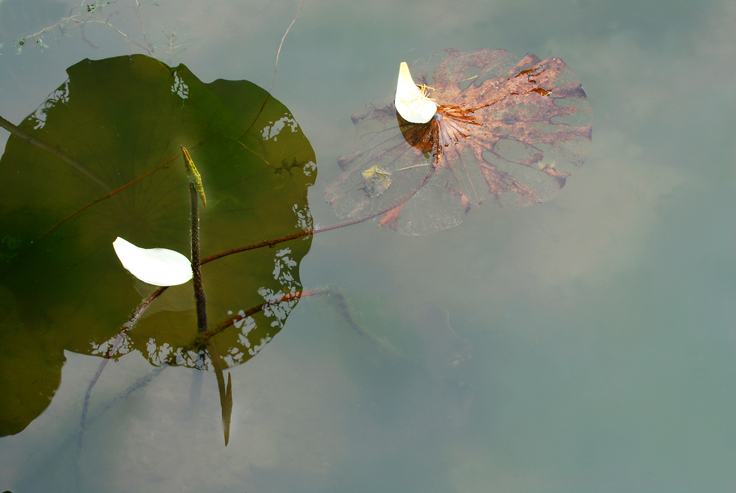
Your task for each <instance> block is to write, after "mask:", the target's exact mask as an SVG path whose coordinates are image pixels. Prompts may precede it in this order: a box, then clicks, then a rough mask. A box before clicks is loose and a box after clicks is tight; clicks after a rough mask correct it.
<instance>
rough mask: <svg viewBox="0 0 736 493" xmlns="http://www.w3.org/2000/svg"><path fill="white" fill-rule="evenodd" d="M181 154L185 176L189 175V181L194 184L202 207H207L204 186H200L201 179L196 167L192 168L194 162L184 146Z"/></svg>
mask: <svg viewBox="0 0 736 493" xmlns="http://www.w3.org/2000/svg"><path fill="white" fill-rule="evenodd" d="M181 153H182V155H183V156H184V165H185V166H186V167H187V174H188V175H189V181H190V182H192V183H194V188H196V189H197V192H198V193H199V196H200V197H202V205H204V206H205V207H207V198H206V197H205V196H204V186H203V185H202V177H201V176H200V175H199V171H197V167H196V166H194V161H192V157H191V156H190V155H189V151H187V148H186V147H184V146H181Z"/></svg>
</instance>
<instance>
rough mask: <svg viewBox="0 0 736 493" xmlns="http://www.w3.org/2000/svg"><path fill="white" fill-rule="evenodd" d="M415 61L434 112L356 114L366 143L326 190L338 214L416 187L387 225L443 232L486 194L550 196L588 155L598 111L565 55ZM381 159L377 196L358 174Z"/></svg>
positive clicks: (393, 199)
mask: <svg viewBox="0 0 736 493" xmlns="http://www.w3.org/2000/svg"><path fill="white" fill-rule="evenodd" d="M412 67H413V70H414V71H415V72H416V73H417V74H419V75H418V77H417V79H416V80H417V83H419V84H423V85H426V86H427V87H428V88H430V89H431V90H430V94H429V96H430V97H431V98H433V99H434V100H435V101H436V102H437V104H438V108H437V112H436V113H435V115H434V116H433V117H432V118H431V119H430V120H429V122H427V123H411V122H407V121H406V120H404V119H403V118H402V117H401V116H400V115H398V114H397V112H396V109H395V106H394V105H393V104H390V105H386V106H381V107H372V108H371V109H370V111H368V113H366V114H364V115H353V117H352V119H353V122H354V123H355V125H356V127H357V129H358V133H359V142H360V144H361V146H362V148H361V150H360V151H358V152H356V153H355V154H353V155H352V156H349V157H344V158H341V159H340V160H339V162H340V165H341V168H343V169H344V170H345V172H344V173H343V174H342V175H341V176H340V177H339V178H338V179H337V180H335V181H334V182H332V183H330V184H329V185H328V186H327V188H326V191H325V197H326V199H327V202H328V203H329V204H330V205H331V206H332V207H333V209H334V210H335V212H336V213H337V215H338V216H340V217H342V218H346V219H352V218H358V217H362V216H365V215H368V214H371V213H375V212H377V211H380V210H382V209H384V208H386V207H389V206H391V205H392V204H395V203H400V202H401V201H402V199H404V198H406V197H407V195H408V194H413V195H412V196H411V198H410V199H409V200H406V201H404V203H402V204H401V205H400V206H398V207H397V208H396V209H393V210H392V211H391V212H390V213H387V214H386V215H385V216H384V218H383V219H382V221H381V225H387V226H389V227H391V228H392V229H395V230H397V231H400V232H402V233H407V234H424V233H429V232H432V231H438V230H441V229H446V228H450V227H453V226H456V225H457V224H459V223H460V222H461V221H462V219H463V216H464V215H465V214H467V213H468V212H469V210H470V209H471V208H472V206H474V205H478V204H480V203H482V202H484V201H485V200H487V199H489V198H490V200H492V201H493V202H495V203H496V204H498V205H500V206H504V207H523V206H527V205H531V204H535V203H539V202H544V201H546V200H549V199H551V198H552V197H554V196H555V195H556V193H557V192H558V191H559V190H560V189H561V188H562V187H563V186H564V185H565V182H566V180H567V178H568V177H569V176H570V175H571V174H572V173H573V172H574V171H575V170H576V169H577V168H579V167H580V166H581V165H582V163H583V161H584V160H585V157H586V155H587V150H588V147H589V144H590V140H591V132H592V121H593V118H592V110H591V108H590V105H589V104H588V102H587V99H586V95H585V92H584V91H583V89H582V87H581V85H580V82H578V81H577V79H576V77H575V75H574V74H573V73H572V71H570V69H569V68H568V67H567V66H566V65H565V63H564V62H563V61H562V60H561V59H560V58H556V57H554V58H549V59H547V60H540V59H539V58H537V57H536V56H534V55H532V54H528V55H526V56H525V57H524V58H523V59H521V60H518V58H516V57H515V56H514V55H512V54H511V53H509V52H507V51H504V50H496V51H489V50H485V49H483V50H478V51H474V52H472V53H467V54H461V53H460V52H458V51H457V50H446V51H445V52H444V53H443V54H442V55H440V56H437V57H432V58H430V60H429V61H428V62H415V63H414V64H412ZM376 166H378V167H380V169H383V170H385V172H386V173H389V174H390V176H391V179H392V181H391V184H390V186H389V187H388V188H387V189H386V190H384V191H383V192H382V193H380V194H375V193H374V191H372V189H371V187H370V186H367V185H366V181H365V180H364V179H363V176H362V173H363V172H364V171H366V170H369V169H372V168H373V167H376ZM428 176H429V177H428ZM420 184H421V186H420Z"/></svg>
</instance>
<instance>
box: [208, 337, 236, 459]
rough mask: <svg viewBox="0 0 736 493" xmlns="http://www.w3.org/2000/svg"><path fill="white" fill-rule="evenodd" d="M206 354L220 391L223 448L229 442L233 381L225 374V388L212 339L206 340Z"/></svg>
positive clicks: (220, 365)
mask: <svg viewBox="0 0 736 493" xmlns="http://www.w3.org/2000/svg"><path fill="white" fill-rule="evenodd" d="M207 352H209V353H210V359H211V360H212V366H214V367H215V375H216V376H217V389H218V390H219V391H220V408H221V409H222V429H223V432H224V434H225V446H226V447H227V443H228V442H229V441H230V418H231V417H232V414H233V381H232V378H231V377H230V373H228V374H227V387H225V375H224V374H223V373H222V364H221V363H220V354H219V353H218V352H217V346H216V345H215V340H214V339H208V340H207Z"/></svg>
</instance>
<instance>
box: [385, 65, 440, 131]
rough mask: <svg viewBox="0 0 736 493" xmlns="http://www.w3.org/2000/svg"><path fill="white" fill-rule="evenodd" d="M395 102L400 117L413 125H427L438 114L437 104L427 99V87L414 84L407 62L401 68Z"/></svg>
mask: <svg viewBox="0 0 736 493" xmlns="http://www.w3.org/2000/svg"><path fill="white" fill-rule="evenodd" d="M395 102H396V111H398V112H399V115H401V117H402V118H403V119H404V120H406V121H408V122H411V123H427V122H428V121H429V120H431V119H432V117H433V116H434V114H435V113H436V112H437V103H435V102H434V101H432V100H431V99H429V98H428V97H427V89H426V87H425V86H422V87H421V88H419V87H417V85H416V84H414V79H412V78H411V72H409V66H408V65H407V64H406V62H401V65H400V66H399V82H398V84H397V85H396V100H395Z"/></svg>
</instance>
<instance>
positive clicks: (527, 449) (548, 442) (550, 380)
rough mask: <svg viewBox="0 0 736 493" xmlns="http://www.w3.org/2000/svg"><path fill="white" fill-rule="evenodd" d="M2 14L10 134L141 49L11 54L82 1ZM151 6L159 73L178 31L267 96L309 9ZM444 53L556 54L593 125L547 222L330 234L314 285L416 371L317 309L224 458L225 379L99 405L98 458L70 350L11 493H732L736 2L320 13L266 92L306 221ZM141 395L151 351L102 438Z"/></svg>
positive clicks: (119, 366) (248, 394)
mask: <svg viewBox="0 0 736 493" xmlns="http://www.w3.org/2000/svg"><path fill="white" fill-rule="evenodd" d="M1 3H2V5H0V26H1V27H0V35H1V36H2V38H0V43H2V48H0V115H2V116H3V117H4V118H6V119H8V120H10V121H11V122H14V123H19V122H20V121H21V120H22V119H23V118H25V117H26V116H27V115H28V114H30V113H32V112H33V111H35V109H36V108H37V107H38V106H39V105H40V104H41V103H42V102H43V101H44V100H45V99H46V97H47V96H48V94H49V93H50V92H52V91H53V90H54V89H55V88H56V87H58V86H59V85H60V84H61V83H62V82H63V81H64V80H65V79H66V74H65V69H66V68H67V67H68V66H70V65H72V64H74V63H76V62H78V61H79V60H81V59H84V58H94V59H100V58H105V57H110V56H116V55H121V54H129V53H131V52H134V53H139V52H141V50H140V49H139V48H137V47H135V45H133V48H131V46H129V45H128V44H126V42H125V41H124V39H123V38H122V37H121V36H120V35H119V34H117V33H115V32H114V31H112V30H111V29H110V28H109V27H107V26H104V25H95V26H91V25H89V26H87V28H86V29H85V37H86V38H87V40H88V41H90V43H92V44H94V45H95V46H96V47H97V48H96V49H95V48H92V47H91V46H90V45H88V44H86V43H85V42H84V41H83V40H82V38H81V35H80V31H79V29H76V30H74V29H70V30H69V36H68V37H63V38H59V40H58V41H57V40H56V38H55V36H54V34H53V33H47V34H45V35H44V36H43V43H44V44H46V45H47V46H48V48H47V49H43V50H42V49H40V46H39V45H31V46H27V45H25V46H24V48H23V51H22V53H21V54H19V55H18V54H16V50H15V49H14V43H15V42H16V41H17V40H18V39H20V38H21V37H22V36H26V35H29V34H33V33H35V32H38V31H40V30H41V29H43V28H44V27H47V26H50V25H53V24H54V23H55V22H57V20H59V19H60V18H61V17H63V16H65V15H67V14H68V12H69V11H70V9H72V8H73V7H74V6H75V5H77V6H78V5H79V4H75V3H64V2H50V1H41V0H34V1H20V0H6V1H4V2H1ZM133 3H134V2H127V1H124V0H120V1H119V2H118V3H117V4H116V5H115V7H114V8H115V9H117V8H121V9H122V10H121V12H120V14H119V15H118V16H117V17H116V18H113V21H115V22H116V23H117V24H116V25H117V26H119V27H120V29H121V30H123V31H124V32H126V33H129V34H130V36H131V37H134V38H135V39H141V36H142V32H141V28H140V24H139V23H138V20H137V19H136V17H135V15H134V14H133V11H132V10H131V8H130V5H131V4H133ZM158 4H159V6H158V7H154V6H151V5H149V4H144V5H143V7H142V17H143V21H144V25H145V28H146V33H147V35H148V36H149V37H150V39H151V40H152V43H153V44H154V46H155V47H156V49H157V51H156V54H157V55H158V56H160V57H161V58H162V59H163V60H164V61H165V62H167V63H168V62H169V58H168V55H166V53H165V51H166V50H165V46H164V45H165V43H166V39H165V38H164V36H163V34H162V32H163V31H166V32H167V33H170V32H171V31H172V30H173V31H176V33H177V35H178V39H179V40H180V42H182V43H189V44H187V45H186V46H185V48H186V51H183V52H181V53H180V54H179V55H177V56H174V57H173V63H174V64H177V63H184V64H186V65H187V66H188V67H189V68H190V69H191V70H192V71H193V72H194V73H195V74H196V75H197V76H198V77H199V78H200V79H202V80H203V81H205V82H210V81H212V80H215V79H218V78H226V79H248V80H251V81H253V82H255V83H257V84H259V85H261V86H262V87H266V88H268V86H269V85H270V83H271V78H272V76H273V68H274V61H275V58H276V52H277V49H278V46H279V42H280V40H281V37H282V36H283V34H284V31H285V30H286V28H287V27H288V26H289V23H290V22H291V20H292V19H293V17H294V15H295V14H296V11H297V8H298V2H288V3H277V2H267V1H264V2H238V1H229V0H228V1H225V2H201V1H199V2H195V1H189V0H187V1H177V2H172V1H159V2H158ZM449 47H453V48H457V49H460V50H462V51H469V50H473V49H477V48H489V49H496V48H504V49H507V50H509V51H511V52H513V53H516V54H517V55H518V56H519V57H521V56H523V55H524V54H525V53H527V52H532V53H535V54H536V55H538V56H539V57H540V58H547V57H550V56H559V57H561V58H563V59H564V60H565V62H566V63H567V64H568V65H569V66H570V67H571V68H572V69H573V70H574V71H575V73H576V74H577V76H578V77H579V79H580V81H581V82H582V84H583V88H584V89H585V91H586V93H587V95H588V100H589V102H590V104H591V106H592V107H593V111H594V114H595V124H594V130H593V147H592V151H591V153H590V156H589V158H588V160H587V162H586V163H585V165H584V166H583V167H582V168H581V169H580V170H578V171H577V172H576V173H575V174H574V175H573V176H572V177H571V178H570V179H569V180H568V182H567V184H566V186H565V188H564V189H563V190H562V191H561V192H560V194H559V195H558V196H557V197H556V198H555V199H554V200H552V201H550V202H547V203H544V204H539V205H535V206H532V207H528V208H524V209H518V210H506V209H499V208H497V207H495V206H494V205H492V204H490V203H488V204H485V205H483V206H482V207H480V208H476V209H473V210H472V212H471V214H470V215H469V216H468V217H467V218H466V219H465V220H464V222H463V223H462V224H461V225H460V226H458V227H457V228H454V229H450V230H446V231H442V232H439V233H435V234H432V235H427V236H418V237H410V236H405V235H400V234H397V233H394V232H392V231H389V230H383V229H379V228H378V227H377V225H376V224H372V223H367V224H362V225H359V226H354V227H352V228H349V229H344V230H338V231H334V232H326V233H324V234H319V235H316V236H315V238H314V242H313V244H312V248H311V251H310V253H309V254H308V255H307V257H306V258H305V260H304V261H303V262H302V264H301V279H302V282H303V283H304V286H305V288H312V287H321V286H325V285H330V286H338V287H340V288H342V289H343V292H344V294H345V296H346V297H347V298H348V300H350V303H351V305H352V308H353V310H354V312H355V314H356V318H357V319H358V320H359V322H360V323H361V324H362V325H363V327H365V329H366V330H367V331H369V332H370V333H371V334H373V335H374V336H376V337H378V338H380V339H381V340H382V341H384V342H385V343H386V344H387V345H390V346H391V347H393V348H394V349H395V351H396V352H395V353H392V354H396V355H397V356H387V355H386V353H382V352H381V351H378V350H376V347H375V346H374V345H373V344H372V342H370V341H369V340H367V339H366V338H364V337H361V336H360V335H358V334H356V333H355V332H354V331H353V330H352V329H351V328H350V327H349V325H348V324H347V323H346V321H345V320H344V318H342V317H341V315H340V312H339V310H338V309H337V308H336V307H335V306H333V304H331V303H330V302H329V301H326V300H314V299H305V300H302V301H301V302H300V304H299V305H298V306H297V308H296V309H295V310H294V312H293V313H292V314H291V316H290V318H289V319H288V322H287V324H286V327H285V328H284V329H283V330H282V331H281V332H280V333H279V334H278V335H277V336H276V337H275V338H274V340H273V341H272V342H271V343H270V344H269V345H268V346H267V347H266V348H265V349H264V350H263V351H262V352H261V353H260V354H259V355H258V356H257V357H255V358H254V359H253V360H251V361H249V362H248V363H246V364H244V365H242V366H240V367H237V368H235V369H233V370H232V371H231V375H232V379H233V396H234V405H233V421H232V429H231V436H230V444H229V445H228V447H227V448H225V447H224V446H223V441H222V431H221V424H220V414H219V413H220V403H219V397H218V394H217V385H216V382H215V377H214V375H213V374H209V373H208V374H205V375H204V378H203V379H201V381H200V380H198V379H199V378H200V377H201V376H202V375H201V373H198V372H195V371H192V370H188V369H183V368H167V369H165V370H164V371H163V372H162V373H161V374H160V375H159V376H157V377H156V378H154V379H153V381H151V383H149V384H147V385H143V386H141V387H140V388H139V389H138V390H135V391H134V392H132V393H130V394H129V395H128V396H127V397H126V398H124V399H123V400H121V401H119V402H116V403H115V404H114V405H112V406H111V407H110V408H109V409H104V410H105V411H106V412H105V413H104V414H102V415H100V417H99V418H97V419H96V420H95V421H93V422H92V423H90V424H89V426H88V428H87V430H86V433H85V436H84V444H83V447H82V448H81V452H80V451H79V450H80V449H78V446H77V443H78V441H77V437H78V431H79V416H80V413H81V409H82V401H83V399H84V394H85V392H86V390H87V387H88V385H89V382H90V380H91V378H92V376H93V375H94V373H95V371H96V369H97V367H98V365H99V361H100V360H99V359H98V358H95V357H91V356H85V355H77V354H74V353H70V352H67V353H66V358H67V362H66V365H65V366H64V369H63V374H62V380H61V385H60V387H59V389H58V391H57V393H56V395H55V397H54V399H53V401H52V402H51V404H50V406H49V407H48V409H47V410H46V411H45V412H44V414H42V415H41V416H40V417H39V418H38V419H36V420H35V421H34V422H32V423H31V424H30V425H29V426H28V427H27V428H26V429H25V430H24V431H23V432H21V433H19V434H18V435H15V436H9V437H4V438H0V490H10V491H12V492H14V493H19V492H36V491H38V492H41V491H77V490H78V489H79V490H81V491H102V490H104V491H158V492H163V491H223V492H231V491H232V492H242V491H248V492H249V493H252V492H259V491H263V492H266V491H269V492H272V491H319V492H322V491H335V492H338V491H339V492H343V491H365V492H369V491H370V492H373V491H402V492H403V491H417V492H419V491H421V492H427V491H437V492H445V491H453V492H463V493H464V492H486V491H499V492H514V491H524V492H590V491H604V492H638V491H642V492H653V491H661V492H677V491H681V492H691V491H708V492H729V491H733V490H734V489H735V488H736V472H735V470H734V467H733V464H734V463H736V419H734V416H733V410H734V408H735V406H736V390H735V389H736V387H734V385H733V381H734V377H736V336H735V335H734V334H735V332H734V328H735V327H736V258H735V257H734V252H735V251H736V227H735V223H734V219H733V216H734V210H736V208H735V206H736V204H735V202H736V201H735V200H734V197H735V196H736V195H735V193H736V190H735V188H736V177H735V175H734V155H735V151H736V148H735V147H734V143H733V135H734V130H736V117H735V116H734V115H736V93H734V91H733V88H734V84H735V83H736V4H734V3H733V2H729V1H707V2H698V3H695V2H648V3H646V4H644V5H642V4H641V3H640V2H624V1H620V2H598V1H591V2H577V1H556V2H549V1H541V0H540V1H527V2H518V1H516V2H511V1H505V0H504V1H489V2H481V1H478V2H473V1H468V2H400V3H397V2H394V1H391V2H388V1H385V2H384V1H380V2H374V1H370V2H365V3H364V4H358V3H342V2H313V1H309V0H307V2H305V4H304V6H303V8H302V11H301V14H300V17H299V19H298V20H297V21H296V23H295V24H294V26H293V28H292V30H291V32H290V33H289V35H288V37H287V38H286V40H285V42H284V45H283V49H282V51H281V57H280V61H279V68H278V75H277V78H276V83H275V86H274V95H275V96H276V97H277V98H278V99H279V100H280V101H282V102H283V103H284V104H285V105H286V106H287V107H288V108H289V109H290V110H291V111H292V113H293V114H294V117H295V119H296V120H297V121H298V122H299V124H300V125H301V127H302V129H303V131H304V133H305V134H306V136H307V137H308V138H309V139H310V141H311V143H312V146H313V147H314V149H315V151H316V155H317V164H318V169H319V175H318V180H317V184H316V185H315V186H314V187H312V189H311V191H310V208H311V211H312V214H313V217H314V221H315V223H317V222H318V223H319V224H320V225H322V227H324V226H326V225H329V224H334V223H336V222H338V219H337V218H336V216H335V215H334V213H333V212H332V210H331V209H330V208H329V207H328V206H327V205H326V204H325V203H324V199H323V195H322V194H323V190H324V185H325V184H326V183H328V182H329V181H331V180H333V179H335V178H336V177H337V176H338V175H339V172H340V170H339V168H338V167H337V165H336V161H337V158H338V157H339V156H341V155H345V154H351V153H352V152H354V151H355V148H354V144H353V139H354V136H355V132H354V130H353V128H352V123H351V121H350V115H351V114H352V113H354V112H358V111H363V110H364V109H365V104H366V103H380V102H384V101H388V100H389V99H390V98H391V96H392V93H393V91H394V89H395V83H396V82H395V79H396V72H397V69H398V65H399V63H400V62H401V61H413V60H414V59H417V58H420V57H426V56H429V55H432V54H434V53H438V52H440V51H441V50H443V49H445V48H449ZM7 135H8V134H7V133H6V132H5V131H4V130H0V138H1V139H2V142H3V143H4V142H5V140H6V139H7ZM0 235H2V233H1V232H0ZM458 355H460V356H461V357H460V358H458ZM471 355H472V357H470V358H468V357H467V356H471ZM19 371H22V369H19ZM150 371H151V367H150V365H149V364H148V362H147V361H146V360H145V359H144V358H143V357H142V356H141V355H139V354H137V353H131V354H129V355H127V356H125V357H123V358H121V359H120V360H119V362H117V363H111V364H109V365H108V367H107V368H106V370H105V373H104V374H103V376H102V378H101V379H100V381H99V382H98V384H97V386H96V387H95V391H94V395H93V397H92V408H91V412H92V415H93V417H94V416H96V414H95V413H97V414H99V412H100V411H101V410H103V407H102V406H104V405H105V403H107V402H109V400H110V399H111V398H112V397H114V396H115V395H116V394H118V393H120V392H122V391H124V390H125V389H126V388H127V387H128V386H130V385H131V384H132V383H134V382H135V381H136V379H137V378H139V377H141V376H143V375H145V374H147V373H148V372H150ZM78 454H79V455H78Z"/></svg>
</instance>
